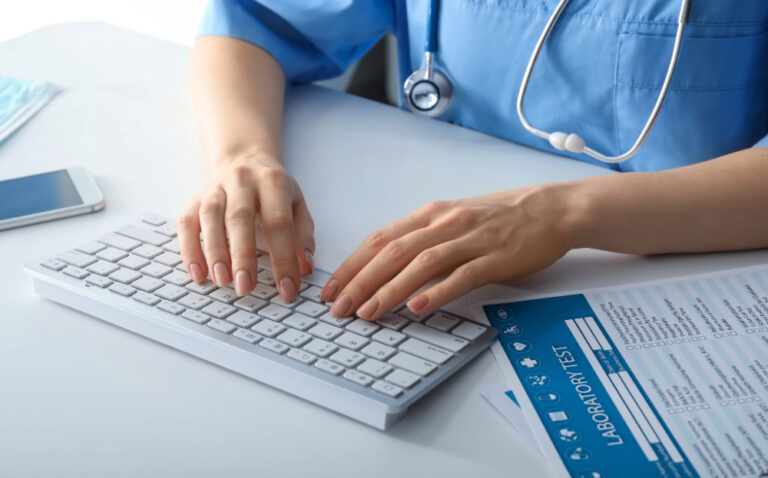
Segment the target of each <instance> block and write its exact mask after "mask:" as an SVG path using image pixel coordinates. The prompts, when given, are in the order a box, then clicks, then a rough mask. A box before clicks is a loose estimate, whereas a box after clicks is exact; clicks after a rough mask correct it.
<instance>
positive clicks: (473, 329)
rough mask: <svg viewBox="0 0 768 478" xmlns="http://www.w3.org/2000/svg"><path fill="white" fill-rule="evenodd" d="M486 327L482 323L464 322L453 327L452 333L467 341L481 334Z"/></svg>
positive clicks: (475, 338) (473, 339)
mask: <svg viewBox="0 0 768 478" xmlns="http://www.w3.org/2000/svg"><path fill="white" fill-rule="evenodd" d="M486 330H488V329H487V328H485V327H483V326H482V325H478V324H473V323H472V322H464V323H463V324H461V325H459V326H458V327H456V328H455V329H453V335H458V336H459V337H461V338H462V339H467V340H469V341H475V340H477V338H478V337H480V336H481V335H483V334H484V333H485V331H486Z"/></svg>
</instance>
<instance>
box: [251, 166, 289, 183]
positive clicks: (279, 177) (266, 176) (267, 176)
mask: <svg viewBox="0 0 768 478" xmlns="http://www.w3.org/2000/svg"><path fill="white" fill-rule="evenodd" d="M257 175H258V178H259V182H263V183H264V184H267V185H269V186H283V185H285V184H286V182H287V180H288V173H287V172H286V171H284V170H282V169H278V168H261V169H259V170H258V172H257Z"/></svg>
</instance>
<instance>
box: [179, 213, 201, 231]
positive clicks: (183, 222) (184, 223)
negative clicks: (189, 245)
mask: <svg viewBox="0 0 768 478" xmlns="http://www.w3.org/2000/svg"><path fill="white" fill-rule="evenodd" d="M196 224H197V221H196V220H195V217H194V216H192V215H191V214H189V213H185V214H183V215H182V216H181V217H179V220H178V221H176V230H178V231H186V230H188V229H193V228H194V227H195V225H196Z"/></svg>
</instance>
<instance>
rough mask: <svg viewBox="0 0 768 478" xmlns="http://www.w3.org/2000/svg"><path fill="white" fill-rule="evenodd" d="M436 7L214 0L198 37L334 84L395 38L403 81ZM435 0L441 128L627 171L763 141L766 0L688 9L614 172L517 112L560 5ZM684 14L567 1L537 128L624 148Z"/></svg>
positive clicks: (671, 0)
mask: <svg viewBox="0 0 768 478" xmlns="http://www.w3.org/2000/svg"><path fill="white" fill-rule="evenodd" d="M428 3H429V0H315V1H311V2H310V1H307V0H211V2H210V4H209V7H208V10H207V13H206V16H205V19H204V21H203V26H202V29H201V34H202V35H219V36H229V37H233V38H238V39H241V40H245V41H248V42H250V43H253V44H255V45H258V46H260V47H262V48H263V49H265V50H266V51H268V52H269V53H270V54H271V55H272V56H274V57H275V58H276V59H277V61H278V62H279V63H280V64H281V65H282V67H283V69H284V70H285V73H286V76H287V78H288V80H289V81H291V82H297V83H306V82H311V81H315V80H320V79H325V78H331V77H334V76H337V75H339V74H340V73H342V72H343V71H344V70H345V69H346V68H347V67H349V66H350V65H351V64H352V63H354V62H355V61H356V60H357V59H359V58H360V57H361V56H363V55H364V54H365V52H366V51H368V50H369V49H370V48H371V47H372V46H373V45H374V44H375V43H376V42H377V41H378V40H379V39H380V38H381V37H382V36H383V35H385V34H386V33H388V32H391V33H393V34H394V35H395V36H396V37H397V39H398V54H399V70H400V71H399V74H400V78H401V80H403V81H404V80H405V78H406V77H407V76H408V75H410V74H411V72H413V71H414V70H416V69H419V68H421V67H423V61H424V40H425V37H426V33H425V31H426V24H427V6H428ZM440 3H441V5H440V14H439V26H438V52H437V56H436V65H437V67H438V68H440V70H441V71H443V72H444V73H445V74H446V75H447V76H448V77H449V78H450V79H451V81H452V83H453V86H454V90H455V92H454V99H453V103H452V104H451V106H450V108H449V109H448V111H446V112H445V113H444V114H443V115H442V116H441V117H440V119H442V120H444V121H449V122H451V123H455V124H457V125H461V126H465V127H468V128H472V129H475V130H479V131H483V132H485V133H488V134H491V135H494V136H498V137H501V138H505V139H508V140H510V141H514V142H516V143H521V144H525V145H528V146H531V147H534V148H538V149H542V150H547V151H552V152H555V153H557V154H565V155H567V156H570V157H573V158H575V159H579V160H582V161H588V162H591V163H595V164H600V165H603V166H606V167H611V168H614V169H618V170H621V171H657V170H662V169H669V168H673V167H678V166H684V165H688V164H692V163H697V162H700V161H705V160H708V159H712V158H715V157H717V156H721V155H724V154H727V153H731V152H734V151H738V150H741V149H745V148H749V147H751V146H753V145H755V143H756V142H757V141H758V140H760V139H761V138H763V137H765V136H766V134H767V133H768V1H766V0H738V1H734V0H694V1H693V6H692V12H691V18H690V24H689V26H688V29H687V31H686V37H685V40H684V43H683V47H682V53H681V56H680V61H679V64H678V68H677V72H676V73H675V77H674V80H673V82H672V88H671V90H670V93H669V95H668V97H667V99H666V101H665V103H664V107H663V108H662V112H661V115H660V117H659V120H658V122H657V123H656V126H655V128H654V129H653V131H652V132H651V135H650V137H649V138H648V141H647V142H646V143H645V145H644V146H643V148H642V149H641V150H640V152H639V153H638V154H637V155H636V156H635V157H633V158H632V159H630V160H628V161H626V162H624V163H621V164H618V165H610V166H608V165H605V164H604V163H601V162H599V161H596V160H593V159H591V158H588V157H587V156H585V155H574V154H571V153H567V152H565V153H564V152H560V151H556V150H554V149H553V148H552V147H551V146H550V145H549V143H548V142H547V141H545V140H542V139H540V138H537V137H534V136H532V135H531V134H529V133H528V132H527V131H526V130H525V129H524V128H523V127H522V125H521V124H520V121H519V119H518V117H517V113H516V109H515V108H516V106H515V104H516V99H517V93H518V89H519V87H520V82H521V80H522V76H523V71H524V69H525V67H526V64H527V62H528V59H529V57H530V55H531V52H532V51H533V48H534V45H535V43H536V41H537V39H538V37H539V36H540V34H541V31H542V29H543V28H544V25H545V23H546V21H547V19H548V18H549V16H550V14H551V12H552V9H554V8H555V6H556V5H557V3H558V0H443V1H441V2H440ZM679 9H680V0H571V2H570V3H569V4H568V7H567V8H566V11H565V12H564V13H563V15H562V17H561V19H560V21H559V22H558V24H557V25H556V27H555V29H554V31H553V32H552V34H551V35H550V38H549V40H548V41H547V43H546V45H545V47H544V49H543V52H542V55H541V56H540V57H539V61H538V63H537V64H536V68H535V70H534V73H533V76H532V79H531V83H530V86H529V88H528V94H527V96H526V99H525V104H524V109H525V112H526V114H527V116H528V120H529V121H530V122H531V124H533V125H534V126H536V127H538V128H539V129H543V130H545V131H565V132H573V133H577V134H579V135H581V136H582V137H583V138H584V139H585V140H586V142H587V144H588V145H590V146H591V147H593V148H595V149H597V150H598V151H601V152H603V153H605V154H609V155H615V154H619V153H623V152H624V151H626V150H627V149H629V148H630V147H631V146H632V144H633V143H634V142H635V140H636V139H637V137H638V135H639V133H640V131H641V129H642V127H643V125H644V124H645V122H646V121H647V119H648V117H649V115H650V112H651V110H652V108H653V105H654V103H655V101H656V98H657V96H658V93H659V89H660V87H661V84H662V83H663V80H664V76H665V74H666V68H667V65H668V62H669V58H670V56H671V54H672V47H673V44H674V35H675V32H676V29H677V17H678V12H679ZM401 95H402V93H401ZM401 105H402V98H401ZM766 139H768V138H766ZM765 144H766V145H768V142H765Z"/></svg>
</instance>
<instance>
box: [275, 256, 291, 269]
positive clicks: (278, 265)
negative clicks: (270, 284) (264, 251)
mask: <svg viewBox="0 0 768 478" xmlns="http://www.w3.org/2000/svg"><path fill="white" fill-rule="evenodd" d="M272 267H273V268H274V269H275V270H276V271H285V270H288V271H292V270H294V269H295V268H296V258H295V257H293V256H285V257H277V256H272Z"/></svg>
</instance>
